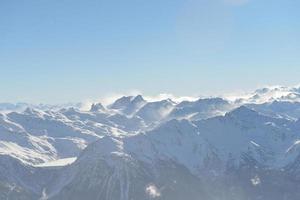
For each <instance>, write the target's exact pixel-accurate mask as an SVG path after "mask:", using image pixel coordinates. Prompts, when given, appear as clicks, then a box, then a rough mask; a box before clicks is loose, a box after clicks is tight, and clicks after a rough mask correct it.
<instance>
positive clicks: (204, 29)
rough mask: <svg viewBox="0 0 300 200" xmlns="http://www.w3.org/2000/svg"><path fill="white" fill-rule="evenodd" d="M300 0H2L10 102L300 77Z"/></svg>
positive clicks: (217, 87)
mask: <svg viewBox="0 0 300 200" xmlns="http://www.w3.org/2000/svg"><path fill="white" fill-rule="evenodd" d="M299 9H300V1H296V0H163V1H162V0H151V1H146V0H127V1H124V0H106V1H102V0H98V1H96V0H88V1H87V0H42V1H37V0H2V1H0V80H1V81H0V90H1V93H0V102H7V101H10V102H18V101H26V102H35V103H37V102H43V103H58V102H67V101H81V100H84V99H96V98H98V97H100V96H103V95H105V94H109V93H126V92H130V91H132V90H138V91H141V92H143V93H144V94H147V95H154V94H158V93H173V94H174V95H177V96H180V95H201V94H204V95H213V94H222V93H227V92H234V91H240V90H250V89H254V88H256V87H259V86H262V85H273V84H276V85H278V84H280V85H295V84H299V83H300V78H299V77H300V37H299V35H300V12H299Z"/></svg>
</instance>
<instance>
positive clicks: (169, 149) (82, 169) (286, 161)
mask: <svg viewBox="0 0 300 200" xmlns="http://www.w3.org/2000/svg"><path fill="white" fill-rule="evenodd" d="M295 123H296V122H295V121H293V120H287V119H282V118H276V117H275V118H274V117H269V116H266V115H263V114H261V113H258V112H256V111H254V110H251V109H249V108H247V107H244V106H243V107H240V108H237V109H235V110H233V111H232V112H229V113H227V114H226V115H225V116H219V117H214V118H210V119H206V120H200V121H194V122H191V121H188V120H175V119H174V120H171V121H168V122H166V123H163V124H161V125H160V126H158V127H157V128H155V129H153V130H151V131H148V132H144V133H140V134H136V135H130V136H125V137H122V138H120V137H112V136H107V137H103V138H101V139H100V140H98V141H97V142H95V143H92V144H91V145H89V146H88V147H87V148H86V149H85V150H84V151H83V152H82V154H81V155H80V156H79V157H78V159H77V160H76V162H75V163H73V164H72V165H71V166H70V167H68V168H66V169H65V170H67V172H64V173H68V174H69V177H71V178H70V179H64V178H63V179H61V178H59V177H58V179H57V180H56V181H58V182H60V183H61V184H62V187H61V190H57V189H56V190H51V188H49V190H48V194H49V196H50V197H51V198H52V199H60V198H75V199H76V198H77V197H76V196H74V194H77V195H80V194H84V195H92V194H93V195H96V196H98V197H99V199H103V198H104V199H106V200H112V199H122V200H129V199H138V198H140V197H141V196H142V198H146V199H147V197H145V196H144V195H146V193H145V188H147V185H149V184H151V183H152V184H153V185H155V186H157V185H158V186H157V187H158V188H159V187H164V186H163V185H167V186H166V187H168V186H170V185H172V187H176V185H177V184H183V185H186V184H188V182H189V181H190V179H188V178H187V177H193V178H194V179H195V180H197V181H199V182H198V184H197V185H198V186H195V185H191V186H190V189H191V191H193V192H195V191H201V194H202V195H206V194H211V192H209V191H211V190H212V191H214V190H213V188H214V187H213V185H214V184H217V183H218V184H221V185H223V186H222V187H225V188H224V191H225V193H226V191H227V192H228V190H229V188H227V189H226V184H225V182H226V179H227V178H230V179H234V178H235V176H236V175H237V176H239V173H245V174H243V176H245V177H240V179H239V180H240V181H244V182H243V184H245V183H247V181H249V186H247V187H250V188H251V187H253V184H260V183H259V181H271V180H272V179H273V178H274V177H273V174H276V173H279V174H277V175H278V176H280V177H281V178H282V181H284V182H287V183H291V181H292V180H290V179H289V178H287V177H284V175H283V174H281V173H283V171H282V170H284V169H286V168H287V167H290V165H291V164H292V163H293V164H294V163H295V162H296V160H297V158H298V156H297V155H298V147H297V145H298V141H299V130H294V129H291V128H290V127H292V126H294V125H295ZM287 152H290V153H287ZM292 152H295V153H292ZM165 167H166V168H165ZM245 167H247V168H249V170H248V171H244V170H245ZM294 169H295V168H294ZM165 170H175V171H176V174H177V175H178V174H181V178H179V179H177V178H178V177H176V176H174V175H173V176H172V177H173V178H174V179H171V180H170V179H168V178H166V177H164V178H162V177H163V174H165V173H166V171H165ZM252 170H253V171H252ZM248 173H249V174H248ZM257 174H260V175H262V176H263V177H264V179H262V180H261V179H260V176H258V175H257ZM175 177H176V178H175ZM200 180H205V181H206V185H205V186H203V185H202V184H203V183H201V181H200ZM255 180H256V181H255ZM223 181H224V182H223ZM228 181H229V180H227V182H228ZM86 182H88V183H90V185H89V187H88V188H87V187H86V186H85V183H86ZM161 183H164V184H163V185H160V184H161ZM210 184H212V185H210ZM228 184H233V185H235V187H240V186H238V185H239V184H241V183H239V182H233V183H232V182H228ZM251 184H252V185H251ZM270 184H271V183H270ZM294 184H296V185H295V187H297V184H298V183H295V182H294ZM200 186H201V187H200ZM198 187H200V188H198ZM244 187H246V186H244ZM291 187H294V186H291ZM93 188H94V189H93ZM95 188H102V189H100V190H95ZM110 189H111V190H110ZM220 189H221V188H220ZM222 189H223V188H222ZM222 189H221V190H222ZM242 189H243V188H242ZM178 190H179V191H181V192H182V193H184V189H182V188H178ZM203 190H204V191H203ZM206 190H207V191H206ZM158 191H159V192H160V195H161V199H168V200H169V199H172V198H170V197H169V196H168V195H169V194H168V192H167V191H164V190H162V189H159V190H158ZM275 191H276V190H275ZM275 191H273V192H275ZM236 192H237V194H238V191H236ZM240 192H241V191H240ZM243 192H245V193H247V191H243ZM255 192H257V193H253V194H252V195H254V196H255V198H258V197H259V196H266V197H268V195H269V193H262V194H261V192H259V191H255ZM283 193H284V195H286V194H288V192H287V189H284V192H283ZM201 194H198V195H201ZM223 194H224V193H223ZM247 194H248V193H247ZM276 194H277V193H276ZM214 195H216V194H215V193H214ZM228 195H229V196H230V195H236V194H235V193H234V194H228ZM248 195H249V194H248ZM278 195H280V196H278V197H276V198H274V199H278V200H279V199H281V198H282V195H283V194H278ZM291 195H293V196H292V197H291V199H293V200H294V199H295V200H296V199H297V198H296V197H295V195H296V194H291ZM89 197H90V196H89ZM100 197H101V198H100ZM217 197H218V196H215V197H213V196H210V197H209V196H208V197H207V199H216V198H217ZM230 197H232V198H233V196H230ZM51 198H50V199H51ZM174 198H175V199H176V197H173V199H174ZM222 198H223V197H222ZM222 198H221V197H220V196H219V199H222ZM179 199H180V198H179ZM192 199H197V198H192ZM267 199H268V198H267Z"/></svg>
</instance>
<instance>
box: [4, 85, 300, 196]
mask: <svg viewBox="0 0 300 200" xmlns="http://www.w3.org/2000/svg"><path fill="white" fill-rule="evenodd" d="M299 92H300V90H299V88H297V87H294V88H288V87H272V88H263V89H259V90H256V91H255V92H253V93H251V94H250V95H247V96H243V97H242V98H236V99H230V100H229V98H220V97H211V98H200V99H198V100H196V101H183V102H176V101H174V100H171V99H165V100H159V101H147V100H145V99H146V98H144V97H142V96H141V95H138V96H129V97H121V98H120V99H117V100H116V101H115V102H113V103H112V104H110V105H108V106H107V107H106V106H103V105H102V104H101V103H99V102H96V103H94V104H93V105H91V108H90V109H88V110H87V111H83V110H80V109H79V108H78V107H69V106H66V107H65V108H59V109H57V108H56V109H52V108H49V109H45V108H43V109H41V108H38V107H34V106H29V107H28V108H26V109H20V110H17V109H11V110H10V111H9V109H5V112H2V113H1V114H0V199H13V200H14V199H15V200H19V199H26V200H27V199H28V200H34V199H51V200H61V199H78V200H79V199H91V200H98V199H99V200H118V199H119V200H140V199H162V200H183V199H189V200H198V199H205V200H228V199H230V200H252V199H253V200H259V199H266V200H269V199H272V200H273V199H274V200H283V199H289V200H298V199H300V194H299V192H298V191H299V189H300V176H299V172H300V142H299V141H300V120H299V117H300V103H299V102H300V101H298V98H297V95H299ZM299 96H300V95H299ZM6 108H9V107H7V105H6Z"/></svg>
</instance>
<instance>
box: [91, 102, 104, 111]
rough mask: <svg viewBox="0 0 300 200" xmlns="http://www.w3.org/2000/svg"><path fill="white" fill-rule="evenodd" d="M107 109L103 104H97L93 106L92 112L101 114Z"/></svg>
mask: <svg viewBox="0 0 300 200" xmlns="http://www.w3.org/2000/svg"><path fill="white" fill-rule="evenodd" d="M104 110H105V108H104V106H103V105H102V104H101V103H96V104H94V103H93V104H92V106H91V109H90V112H99V111H104Z"/></svg>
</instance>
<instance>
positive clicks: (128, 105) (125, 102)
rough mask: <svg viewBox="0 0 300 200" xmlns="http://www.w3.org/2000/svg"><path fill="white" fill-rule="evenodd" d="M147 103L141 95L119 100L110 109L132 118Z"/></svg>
mask: <svg viewBox="0 0 300 200" xmlns="http://www.w3.org/2000/svg"><path fill="white" fill-rule="evenodd" d="M146 103H147V101H146V100H144V98H143V97H142V96H141V95H137V96H127V97H125V96H124V97H121V98H120V99H117V100H116V101H115V102H114V103H113V104H111V105H110V106H109V108H110V109H112V110H116V111H118V112H120V113H122V114H125V115H128V116H132V115H133V114H135V113H136V112H137V111H138V110H139V109H140V108H142V107H143V106H144V105H145V104H146Z"/></svg>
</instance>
